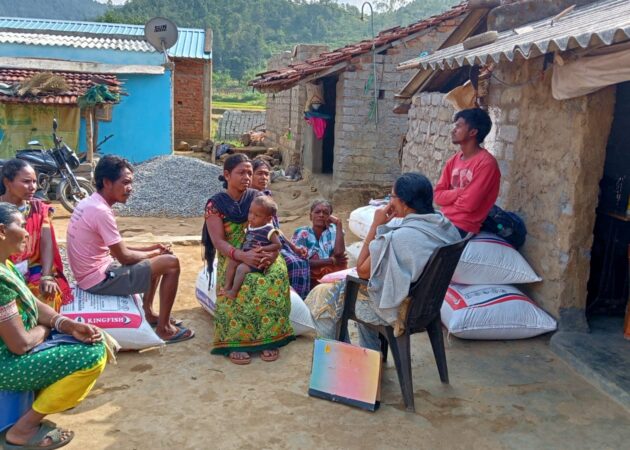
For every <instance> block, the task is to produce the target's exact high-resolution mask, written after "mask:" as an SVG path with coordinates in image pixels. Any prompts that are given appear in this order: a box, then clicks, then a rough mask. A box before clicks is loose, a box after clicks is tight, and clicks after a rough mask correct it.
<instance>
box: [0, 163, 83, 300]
mask: <svg viewBox="0 0 630 450" xmlns="http://www.w3.org/2000/svg"><path fill="white" fill-rule="evenodd" d="M36 190H37V177H36V175H35V170H33V168H32V167H31V166H30V165H28V164H27V163H25V162H24V161H22V160H19V159H11V160H9V161H7V162H6V163H5V164H4V166H3V168H2V176H1V178H0V201H4V202H8V203H12V204H14V205H15V206H17V208H18V209H19V210H20V212H22V214H23V215H24V219H25V220H26V230H27V231H28V233H29V236H30V238H29V240H28V243H27V245H26V248H25V249H24V251H23V252H22V253H21V254H16V255H12V256H11V260H12V261H13V263H14V264H15V266H16V268H18V270H20V271H21V272H22V274H24V278H25V279H26V282H27V284H28V287H29V289H30V290H31V292H33V294H34V295H35V296H36V297H37V298H38V299H39V300H41V301H42V302H44V303H46V304H47V305H49V306H51V307H52V308H54V309H55V311H59V310H60V309H61V305H62V304H66V303H70V302H71V301H72V300H73V296H72V290H71V289H70V286H69V284H68V281H67V280H66V277H65V276H64V274H63V263H62V261H61V255H60V253H59V248H58V247H57V240H56V239H55V231H54V228H53V226H52V216H53V214H54V209H53V208H52V207H51V206H50V205H47V204H46V203H44V202H43V201H41V200H39V199H36V198H34V197H33V196H34V195H35V191H36Z"/></svg>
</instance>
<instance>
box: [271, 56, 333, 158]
mask: <svg viewBox="0 0 630 450" xmlns="http://www.w3.org/2000/svg"><path fill="white" fill-rule="evenodd" d="M327 50H328V47H326V46H323V45H298V46H297V47H296V50H295V55H296V56H295V57H293V56H292V52H283V53H280V54H277V55H275V56H273V57H272V58H271V59H270V60H269V61H268V63H267V70H274V69H279V68H281V67H287V66H288V65H289V64H291V63H293V62H296V61H303V60H305V59H308V58H311V57H313V56H316V55H319V54H320V53H322V52H325V51H327ZM305 104H306V88H305V87H304V86H303V85H298V86H295V87H294V88H292V89H288V90H286V91H282V92H276V93H273V94H269V95H267V104H266V113H265V130H266V132H267V139H268V141H269V144H270V145H271V146H273V147H277V148H278V150H280V151H281V152H282V165H283V166H284V167H285V168H286V167H287V166H288V165H289V164H291V163H292V162H294V161H296V160H297V162H298V163H299V158H300V155H301V151H302V133H303V129H304V127H305V121H304V118H303V114H304V105H305Z"/></svg>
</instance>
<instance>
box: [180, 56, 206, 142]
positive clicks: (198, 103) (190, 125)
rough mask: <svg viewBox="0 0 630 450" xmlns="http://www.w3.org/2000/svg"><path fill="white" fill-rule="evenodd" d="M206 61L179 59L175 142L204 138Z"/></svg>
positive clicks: (194, 140)
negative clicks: (204, 73) (204, 74)
mask: <svg viewBox="0 0 630 450" xmlns="http://www.w3.org/2000/svg"><path fill="white" fill-rule="evenodd" d="M204 64H205V62H204V61H199V60H193V59H177V60H176V61H175V76H174V104H173V108H174V111H173V114H174V121H175V142H179V141H186V142H190V143H191V144H196V143H197V142H196V141H198V140H201V139H203V115H204V103H203V102H204V93H203V72H204Z"/></svg>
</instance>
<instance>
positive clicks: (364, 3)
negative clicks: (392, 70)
mask: <svg viewBox="0 0 630 450" xmlns="http://www.w3.org/2000/svg"><path fill="white" fill-rule="evenodd" d="M365 5H368V6H369V7H370V31H371V32H372V83H373V84H374V123H375V124H378V89H377V86H376V47H375V45H374V41H375V40H376V36H374V9H373V8H372V4H371V3H370V2H363V5H361V20H363V18H364V13H363V11H364V9H365Z"/></svg>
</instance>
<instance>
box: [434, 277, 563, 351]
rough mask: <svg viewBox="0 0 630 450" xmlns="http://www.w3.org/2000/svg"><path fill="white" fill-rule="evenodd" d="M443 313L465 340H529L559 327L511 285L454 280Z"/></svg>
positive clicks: (451, 328) (451, 330) (453, 330)
mask: <svg viewBox="0 0 630 450" xmlns="http://www.w3.org/2000/svg"><path fill="white" fill-rule="evenodd" d="M441 316H442V323H443V324H444V325H445V326H446V328H447V329H448V331H449V333H451V334H454V335H455V336H457V337H459V338H462V339H525V338H529V337H532V336H538V335H539V334H543V333H548V332H550V331H554V330H555V329H556V321H555V319H554V318H553V317H551V316H550V315H549V314H547V313H546V312H545V311H543V310H542V309H541V308H539V307H538V306H537V305H536V303H534V301H533V300H531V299H530V298H529V297H527V296H526V295H525V294H523V293H522V292H521V291H519V290H518V289H516V288H515V287H514V286H509V285H476V286H464V285H461V284H454V283H453V284H451V285H450V286H449V288H448V291H447V292H446V297H444V303H443V304H442V309H441Z"/></svg>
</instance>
